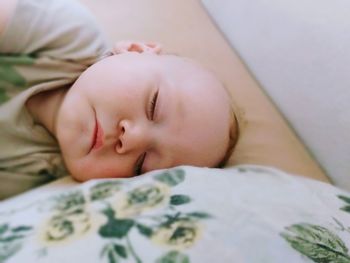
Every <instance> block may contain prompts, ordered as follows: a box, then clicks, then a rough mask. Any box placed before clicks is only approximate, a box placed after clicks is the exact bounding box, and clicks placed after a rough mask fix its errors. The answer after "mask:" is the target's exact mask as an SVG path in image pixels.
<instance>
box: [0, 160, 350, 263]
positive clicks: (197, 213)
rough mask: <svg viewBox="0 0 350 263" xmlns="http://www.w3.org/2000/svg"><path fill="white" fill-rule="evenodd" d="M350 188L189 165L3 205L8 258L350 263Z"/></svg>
mask: <svg viewBox="0 0 350 263" xmlns="http://www.w3.org/2000/svg"><path fill="white" fill-rule="evenodd" d="M349 248H350V193H348V192H345V191H342V190H341V189H338V188H335V187H333V186H330V185H327V184H324V183H321V182H316V181H312V180H309V179H306V178H301V177H297V176H291V175H288V174H286V173H284V172H282V171H279V170H276V169H273V168H268V167H262V166H237V167H235V168H230V169H208V168H194V167H189V166H180V167H176V168H173V169H170V170H161V171H154V172H151V173H148V174H146V175H144V176H141V177H137V178H130V179H108V180H107V179H106V180H94V181H89V182H87V183H83V184H75V185H74V184H73V183H72V185H71V186H69V187H61V188H59V187H58V188H57V189H56V190H53V191H51V190H50V191H43V190H41V189H37V190H33V191H32V192H30V193H27V194H24V195H22V196H19V197H17V198H15V199H14V200H9V201H5V202H2V203H0V262H26V263H27V262H50V263H54V262H60V263H61V262H85V263H88V262H91V263H92V262H94V263H95V262H106V263H114V262H120V263H123V262H137V263H140V262H156V263H175V262H176V263H190V262H200V263H202V262H222V263H224V262H332V263H337V262H338V263H346V262H349V263H350V252H349Z"/></svg>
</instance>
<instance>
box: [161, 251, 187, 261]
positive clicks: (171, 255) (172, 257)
mask: <svg viewBox="0 0 350 263" xmlns="http://www.w3.org/2000/svg"><path fill="white" fill-rule="evenodd" d="M189 262H190V259H189V258H188V256H187V255H185V254H182V253H180V252H178V251H170V252H168V253H167V254H165V255H163V256H162V257H160V258H159V259H157V261H156V263H189Z"/></svg>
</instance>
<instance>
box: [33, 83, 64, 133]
mask: <svg viewBox="0 0 350 263" xmlns="http://www.w3.org/2000/svg"><path fill="white" fill-rule="evenodd" d="M67 91H68V88H60V89H55V90H48V91H43V92H40V93H38V94H35V95H33V96H32V97H30V98H29V99H28V100H27V102H26V107H27V109H28V111H29V113H30V114H31V115H32V117H33V119H34V122H35V123H36V124H40V125H42V126H44V127H45V128H46V129H47V130H48V131H49V132H50V133H51V134H52V135H54V136H55V135H56V132H55V131H56V126H55V124H56V118H57V113H58V110H59V108H60V106H61V104H62V102H63V100H64V98H65V95H66V93H67ZM55 137H56V136H55Z"/></svg>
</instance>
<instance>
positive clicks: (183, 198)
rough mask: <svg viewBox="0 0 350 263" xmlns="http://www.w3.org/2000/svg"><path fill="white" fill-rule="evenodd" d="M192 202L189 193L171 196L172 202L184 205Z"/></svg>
mask: <svg viewBox="0 0 350 263" xmlns="http://www.w3.org/2000/svg"><path fill="white" fill-rule="evenodd" d="M189 202H191V198H190V197H189V196H187V195H172V196H171V197H170V204H172V205H183V204H187V203H189Z"/></svg>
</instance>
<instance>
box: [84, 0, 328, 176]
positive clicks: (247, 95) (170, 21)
mask: <svg viewBox="0 0 350 263" xmlns="http://www.w3.org/2000/svg"><path fill="white" fill-rule="evenodd" d="M80 2H82V3H83V4H85V5H86V6H87V8H88V9H90V10H91V11H92V12H93V13H94V14H95V15H96V17H97V19H98V21H99V23H100V24H101V25H102V28H103V29H104V30H105V32H106V33H107V36H108V37H109V39H110V41H111V44H112V43H114V42H116V41H119V40H128V39H132V40H146V41H156V42H160V43H162V44H163V46H164V49H165V50H166V51H168V52H174V53H177V54H180V55H182V56H186V57H190V58H193V59H195V60H197V61H199V62H201V63H202V64H204V65H205V66H206V67H207V68H209V69H211V70H212V71H213V72H214V73H215V74H216V75H217V76H218V77H219V78H220V79H221V80H222V81H223V82H224V84H225V86H226V87H227V88H228V89H229V91H230V93H231V94H232V97H233V100H234V107H235V108H236V112H237V113H238V122H239V128H240V138H239V141H238V143H237V146H236V149H235V151H234V152H233V154H232V156H231V158H230V160H229V162H228V166H232V165H236V164H260V165H268V166H274V167H277V168H279V169H282V170H285V171H287V172H290V173H293V174H299V175H303V176H307V177H311V178H315V179H318V180H322V181H328V182H329V179H328V178H327V176H326V175H325V173H324V172H323V170H322V169H321V168H320V166H319V165H318V164H317V163H316V161H315V160H314V159H313V158H312V157H311V155H310V154H309V153H308V152H307V150H306V148H305V147H304V146H303V144H302V143H301V142H300V140H299V139H298V138H297V137H296V135H295V134H294V133H293V131H292V129H291V128H289V127H288V125H287V123H286V121H285V120H284V119H283V117H282V116H281V115H280V114H279V112H278V111H277V110H276V108H275V107H274V105H273V104H272V103H271V101H270V100H269V99H268V98H267V97H266V96H265V94H264V93H263V92H262V90H261V89H260V87H259V85H258V84H257V82H256V81H255V80H254V79H253V78H252V76H251V75H250V73H249V71H248V70H247V68H246V67H245V66H244V64H243V62H242V61H241V60H240V58H239V57H238V56H237V54H236V53H235V51H234V50H232V48H231V47H230V46H229V45H228V43H227V42H226V40H225V38H224V37H223V36H222V35H221V34H220V32H219V31H218V30H217V29H216V28H215V26H214V24H213V23H212V21H211V19H210V18H209V16H208V15H207V13H206V12H205V10H204V8H203V7H202V6H201V4H200V3H199V1H196V0H178V1H161V0H149V1H138V0H130V1H127V2H125V1H122V0H100V1H95V0H80Z"/></svg>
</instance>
